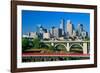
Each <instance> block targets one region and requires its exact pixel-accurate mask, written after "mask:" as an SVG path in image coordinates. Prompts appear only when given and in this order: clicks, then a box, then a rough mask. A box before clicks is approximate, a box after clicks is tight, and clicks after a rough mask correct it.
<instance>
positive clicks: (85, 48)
mask: <svg viewBox="0 0 100 73" xmlns="http://www.w3.org/2000/svg"><path fill="white" fill-rule="evenodd" d="M83 54H87V43H86V42H84V43H83Z"/></svg>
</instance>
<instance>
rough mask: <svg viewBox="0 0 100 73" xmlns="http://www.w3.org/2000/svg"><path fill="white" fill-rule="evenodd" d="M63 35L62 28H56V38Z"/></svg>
mask: <svg viewBox="0 0 100 73" xmlns="http://www.w3.org/2000/svg"><path fill="white" fill-rule="evenodd" d="M61 36H62V30H61V29H60V28H55V29H54V38H59V37H61Z"/></svg>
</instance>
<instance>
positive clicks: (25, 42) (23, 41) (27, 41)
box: [22, 38, 30, 51]
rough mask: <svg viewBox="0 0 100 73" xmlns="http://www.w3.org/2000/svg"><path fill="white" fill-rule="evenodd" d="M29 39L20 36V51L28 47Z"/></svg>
mask: <svg viewBox="0 0 100 73" xmlns="http://www.w3.org/2000/svg"><path fill="white" fill-rule="evenodd" d="M29 43H30V42H29V39H27V38H22V51H25V50H27V49H29V48H30V44H29Z"/></svg>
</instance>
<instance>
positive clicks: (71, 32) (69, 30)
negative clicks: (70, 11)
mask: <svg viewBox="0 0 100 73" xmlns="http://www.w3.org/2000/svg"><path fill="white" fill-rule="evenodd" d="M72 34H73V25H72V23H71V21H70V20H67V35H68V36H72Z"/></svg>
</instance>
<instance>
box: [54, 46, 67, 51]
mask: <svg viewBox="0 0 100 73" xmlns="http://www.w3.org/2000/svg"><path fill="white" fill-rule="evenodd" d="M57 46H63V47H65V49H66V51H67V46H66V45H65V44H56V45H55V48H56V47H57Z"/></svg>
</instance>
